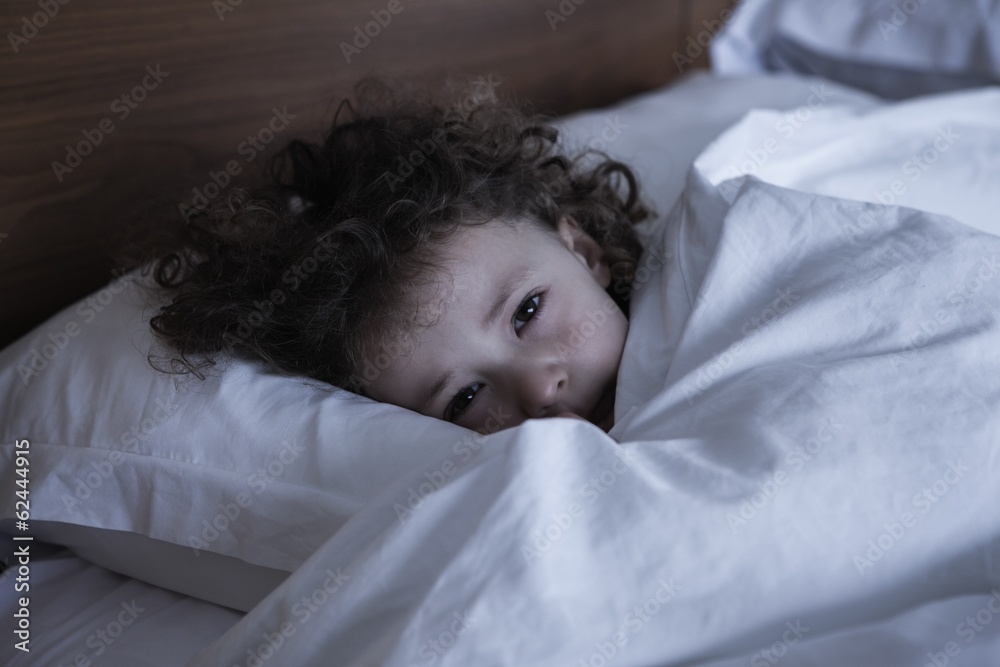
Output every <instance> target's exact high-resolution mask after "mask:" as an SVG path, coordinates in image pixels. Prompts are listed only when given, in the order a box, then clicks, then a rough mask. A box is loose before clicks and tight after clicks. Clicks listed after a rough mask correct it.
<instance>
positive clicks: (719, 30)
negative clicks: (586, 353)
mask: <svg viewBox="0 0 1000 667" xmlns="http://www.w3.org/2000/svg"><path fill="white" fill-rule="evenodd" d="M29 10H30V11H29ZM22 11H23V12H24V15H23V16H22V15H21V14H20V13H19V12H22ZM941 11H944V10H942V9H941V8H940V7H939V6H936V5H933V4H927V5H924V4H923V3H890V2H882V1H879V2H867V3H861V2H849V1H847V0H838V1H837V2H830V3H822V6H817V3H808V2H796V1H795V0H744V2H742V3H731V2H726V1H723V0H719V1H718V2H716V1H711V2H708V1H698V2H695V1H694V0H676V1H657V2H652V1H646V0H628V1H625V2H613V3H612V2H598V1H597V0H590V1H589V2H583V1H582V0H573V1H572V2H571V1H570V0H565V1H564V2H561V3H557V2H540V1H537V0H518V1H516V2H498V1H492V0H490V1H487V0H476V1H469V2H459V1H457V0H425V1H419V0H412V1H411V0H400V1H399V2H395V1H393V2H386V3H374V4H372V3H358V2H353V1H351V2H340V3H321V2H308V1H299V2H290V3H280V4H279V3H245V2H234V1H232V0H219V1H217V2H215V3H207V2H206V3H193V2H181V3H171V4H169V5H168V6H167V5H165V6H153V5H151V6H148V7H146V6H144V7H139V8H134V7H131V6H130V7H128V8H126V7H124V5H122V4H121V3H119V2H117V1H115V0H106V1H102V2H98V3H89V4H87V5H85V6H83V5H81V6H77V5H75V4H72V3H67V4H60V3H56V2H53V3H51V4H46V3H38V5H37V6H34V5H33V6H32V7H30V8H24V9H18V8H13V7H10V8H8V12H7V14H8V15H9V16H8V20H7V21H6V24H7V25H8V26H13V27H12V28H11V33H10V34H9V35H8V41H9V46H10V51H9V52H8V53H7V54H6V55H5V57H4V60H3V68H4V69H3V73H4V76H3V79H2V81H3V83H2V84H0V85H2V86H4V87H5V91H4V92H5V93H6V94H5V95H4V96H3V97H2V98H0V105H3V106H4V111H5V113H4V114H3V119H4V120H3V121H2V122H3V123H4V124H5V127H6V129H7V132H6V133H5V139H4V140H3V147H4V151H5V156H6V157H7V159H6V160H4V164H5V165H6V166H5V172H4V177H3V180H4V185H5V187H4V191H3V194H2V199H0V206H2V208H3V211H4V215H3V216H2V222H0V224H2V225H3V227H2V228H0V285H2V287H3V289H2V290H0V299H2V306H0V312H2V313H3V329H2V332H0V335H2V337H0V345H3V346H5V347H4V348H3V349H2V350H0V407H2V415H3V416H2V424H0V429H2V431H3V439H2V443H0V461H2V464H0V470H2V475H0V480H2V484H3V485H4V491H3V500H2V501H0V509H2V511H0V530H2V531H3V532H4V535H3V543H4V547H3V548H4V551H3V552H2V554H3V562H4V563H5V565H6V568H5V569H4V571H3V573H2V574H0V586H2V588H0V590H2V591H3V593H2V595H0V608H2V614H3V616H4V617H5V618H6V619H8V620H7V621H5V623H6V624H7V625H6V627H7V628H8V631H7V633H6V637H7V639H5V641H4V644H3V645H2V646H0V656H2V660H3V662H4V664H10V665H60V666H62V665H81V666H82V665H90V664H94V665H97V664H103V665H191V666H193V667H195V666H202V665H204V666H214V665H246V666H247V667H251V666H260V665H265V664H275V665H327V664H334V665H352V666H361V665H404V666H408V665H434V664H441V665H515V664H516V665H589V666H590V667H602V666H603V665H610V664H614V665H636V666H639V665H699V666H702V667H730V666H733V667H735V665H745V664H748V663H749V664H750V665H753V666H757V665H775V664H785V665H831V664H852V665H872V666H874V665H911V664H912V665H925V664H931V665H935V666H936V667H941V666H943V665H947V664H962V665H990V664H995V663H996V660H997V657H996V656H998V655H1000V618H998V614H1000V515H998V513H997V511H996V508H997V507H998V506H1000V485H998V484H997V483H996V482H997V479H998V478H1000V416H998V415H1000V380H998V378H1000V277H998V276H1000V263H998V261H1000V219H998V218H997V215H996V211H997V210H1000V189H998V188H997V187H996V183H997V182H998V178H1000V166H998V165H1000V120H998V119H1000V113H998V112H1000V88H998V87H997V86H996V84H998V83H1000V76H998V73H1000V46H998V44H1000V41H998V40H1000V28H998V26H1000V10H998V9H997V8H996V7H995V4H994V3H989V2H985V1H975V0H967V1H966V2H962V3H954V7H951V6H949V8H948V10H947V12H946V16H945V15H943V14H941V13H940V12H941ZM126 16H127V17H128V18H127V19H123V18H122V17H126ZM819 26H822V29H819ZM710 53H711V60H710V59H709V55H710ZM710 64H711V67H712V69H711V70H709V69H707V68H708V67H709V65H710ZM372 72H374V73H377V74H380V75H382V76H386V77H390V78H391V77H401V78H405V79H406V80H418V81H420V80H426V81H436V80H439V79H440V78H441V77H443V76H467V77H469V76H471V77H479V78H478V81H479V85H482V86H487V87H489V88H490V89H491V90H493V91H495V92H498V93H500V94H510V95H516V96H518V97H523V98H526V99H530V100H532V101H533V103H534V104H535V105H536V107H537V108H539V109H541V110H544V111H545V112H546V113H550V114H552V115H558V116H559V120H558V121H557V123H558V126H559V127H560V130H561V132H562V135H563V141H564V142H565V143H566V145H567V146H569V147H571V148H574V149H587V148H590V149H596V150H601V151H605V152H607V153H608V154H609V155H612V156H614V157H618V158H620V159H622V160H624V161H626V162H628V163H629V164H630V165H632V166H633V167H634V168H635V170H636V172H637V174H638V175H639V178H640V181H641V183H642V194H643V196H644V198H645V199H646V200H647V201H648V202H649V203H650V204H651V206H652V207H653V208H654V209H655V211H656V215H655V216H654V218H653V219H652V220H650V221H647V222H645V223H643V224H642V226H641V227H640V230H639V231H640V235H641V238H642V240H643V245H644V248H645V252H644V254H643V257H642V258H641V260H640V264H639V271H638V273H637V275H636V284H635V292H634V296H633V298H632V302H631V307H632V314H631V316H630V317H631V324H630V333H629V339H628V340H627V342H626V350H625V356H624V358H623V362H622V367H621V370H620V377H619V386H618V395H617V400H616V407H615V416H616V419H615V426H614V428H612V430H611V432H610V433H609V434H605V433H603V432H601V431H600V430H599V429H597V428H595V427H594V426H593V425H591V424H587V423H583V422H579V421H576V420H568V419H546V420H533V421H530V422H528V423H526V424H523V425H521V426H519V427H517V428H514V429H508V430H504V431H500V432H497V433H493V434H490V435H486V436H483V435H478V434H475V433H471V432H468V431H466V430H464V429H461V428H459V427H457V426H454V425H451V424H446V423H444V422H439V421H437V420H433V419H430V418H427V417H423V416H421V415H417V414H415V413H410V412H408V411H406V410H402V409H401V408H395V407H393V406H387V405H382V404H377V403H374V402H372V401H369V400H367V399H364V398H361V397H358V396H354V395H353V394H350V393H349V392H346V391H343V390H338V389H334V388H328V387H326V388H324V387H317V386H315V385H312V384H307V383H303V382H301V381H298V380H295V379H291V378H287V377H280V376H277V375H273V374H270V373H268V372H266V371H264V370H263V369H261V368H258V367H256V366H254V365H253V364H249V363H244V362H239V361H236V362H234V363H232V364H230V365H228V366H227V367H226V368H225V369H223V370H222V371H221V372H219V373H218V374H214V375H212V376H210V377H209V378H208V379H207V380H206V381H204V382H199V381H196V380H194V379H191V378H188V379H180V380H178V379H171V378H165V377H163V376H161V375H158V374H156V373H155V372H154V371H152V369H150V367H149V365H148V362H147V354H149V352H150V351H151V350H154V349H155V348H154V347H153V341H152V339H151V336H150V335H149V331H148V327H147V326H146V324H145V322H146V320H147V319H148V317H149V316H150V314H151V313H152V312H153V311H154V310H155V308H156V306H157V304H156V301H155V299H153V298H152V297H151V296H150V294H149V293H148V291H147V290H146V289H145V285H144V279H143V278H142V277H141V276H139V275H137V274H132V273H124V272H122V271H121V270H119V267H118V265H116V263H115V262H116V259H115V257H116V256H115V253H114V248H115V247H116V244H117V243H118V242H119V241H120V240H121V239H122V238H127V236H128V234H129V233H132V229H133V227H134V226H135V225H136V224H137V223H136V220H141V219H142V216H143V211H144V210H149V209H148V208H146V207H150V206H177V205H178V203H179V201H180V202H190V201H194V200H195V199H197V198H198V197H213V196H217V193H218V192H221V191H223V190H225V189H226V187H228V186H229V184H230V179H235V177H236V176H241V177H246V178H249V179H254V178H258V177H259V171H260V168H261V167H262V165H263V164H264V162H265V160H264V157H265V155H266V154H267V151H268V149H273V148H274V147H276V146H278V145H280V144H281V143H282V142H283V141H286V140H288V139H290V138H292V137H307V138H317V137H318V136H319V133H320V132H321V131H322V129H323V127H324V123H326V122H328V121H329V119H330V117H331V114H332V112H333V108H334V100H335V99H336V98H337V97H338V96H340V95H344V94H347V93H348V92H349V91H350V86H351V85H352V84H353V83H354V82H355V81H357V80H358V79H359V78H361V77H362V76H364V75H366V74H369V73H372ZM227 175H228V177H227ZM213 188H214V190H213ZM213 192H214V193H215V194H213ZM585 326H599V322H596V321H593V318H591V320H590V321H585V319H581V322H580V328H581V331H584V332H585ZM584 335H586V334H585V333H584ZM19 491H20V495H18V492H19ZM28 501H30V503H29V502H28ZM22 521H23V522H26V523H25V524H21V523H19V522H22ZM995 620H996V621H998V622H994V621H995ZM25 649H30V651H28V650H25Z"/></svg>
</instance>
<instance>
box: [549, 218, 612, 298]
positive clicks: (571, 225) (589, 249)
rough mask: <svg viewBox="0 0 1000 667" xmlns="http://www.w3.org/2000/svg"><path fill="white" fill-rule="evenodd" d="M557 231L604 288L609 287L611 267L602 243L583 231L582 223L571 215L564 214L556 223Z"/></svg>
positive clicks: (567, 246)
mask: <svg viewBox="0 0 1000 667" xmlns="http://www.w3.org/2000/svg"><path fill="white" fill-rule="evenodd" d="M556 232H557V233H558V234H559V238H560V239H561V240H562V242H563V244H564V245H565V246H566V248H568V249H569V251H570V252H571V253H573V254H574V255H576V257H577V259H579V260H580V261H581V262H582V263H583V265H584V266H586V267H587V269H589V270H590V274H591V275H592V276H593V277H594V280H596V281H597V283H598V284H599V285H600V286H601V287H602V288H603V289H607V288H608V285H610V284H611V269H610V268H609V267H608V259H607V257H606V256H605V254H604V248H602V247H601V244H600V243H598V242H597V241H595V240H594V237H592V236H591V235H590V234H588V233H587V232H585V231H583V228H582V227H580V223H578V222H577V221H576V220H575V219H574V218H573V216H571V215H563V216H562V217H560V218H559V222H557V223H556Z"/></svg>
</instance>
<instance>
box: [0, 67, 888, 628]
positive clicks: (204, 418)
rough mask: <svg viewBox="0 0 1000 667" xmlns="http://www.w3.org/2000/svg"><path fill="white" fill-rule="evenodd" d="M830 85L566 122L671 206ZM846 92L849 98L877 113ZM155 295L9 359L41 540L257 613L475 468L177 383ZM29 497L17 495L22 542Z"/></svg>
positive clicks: (355, 407)
mask: <svg viewBox="0 0 1000 667" xmlns="http://www.w3.org/2000/svg"><path fill="white" fill-rule="evenodd" d="M814 85H815V82H814V81H811V80H792V79H780V80H772V79H747V80H740V81H727V80H722V81H720V80H716V79H712V78H710V77H707V76H696V77H693V78H689V79H687V80H686V81H684V82H683V83H681V84H679V85H677V86H674V87H671V88H668V89H664V90H662V91H657V92H654V93H651V94H647V95H644V96H642V97H639V98H636V99H634V100H630V101H627V102H625V103H623V104H621V105H619V106H617V107H614V108H612V109H607V110H602V111H594V112H588V113H585V114H579V115H577V116H575V117H573V118H571V119H568V120H566V121H565V122H564V123H563V130H564V132H565V133H566V134H568V135H572V136H571V137H570V138H568V139H567V142H568V143H570V144H573V145H577V146H581V145H590V146H591V147H593V148H600V149H606V150H607V151H608V152H609V153H611V154H612V155H614V156H617V157H619V158H621V159H624V160H626V161H627V162H629V163H631V164H634V165H635V166H636V169H637V171H638V172H639V175H640V177H641V178H642V180H643V185H644V192H645V193H646V194H647V195H649V197H650V199H651V200H652V201H653V203H654V205H655V206H656V207H657V208H658V209H659V210H660V212H661V213H664V214H665V213H666V212H667V211H668V210H669V209H670V207H671V206H672V205H673V203H674V200H675V199H676V197H677V196H678V195H679V193H680V191H681V188H682V185H683V181H684V174H685V172H686V171H687V169H688V167H689V165H690V164H691V162H692V161H693V160H694V158H695V156H696V155H697V154H698V153H699V152H700V151H701V150H702V148H704V146H705V145H707V144H708V142H709V141H711V140H712V139H713V138H714V137H715V136H716V135H717V134H718V133H719V132H721V131H722V130H723V129H724V128H725V127H727V126H728V125H729V124H731V123H732V122H734V121H735V120H737V119H738V118H739V117H741V116H742V115H743V114H744V113H745V112H746V111H747V109H749V108H751V107H752V106H758V105H769V104H771V105H777V106H781V107H787V106H792V107H795V106H798V105H800V104H804V103H805V100H806V99H807V97H808V95H809V94H810V89H811V87H812V86H814ZM833 88H834V89H833V92H832V94H833V95H834V96H835V97H836V99H837V100H838V101H839V102H844V103H846V102H848V101H851V102H855V103H857V104H866V105H867V104H870V103H871V102H870V100H869V98H868V97H867V96H865V95H862V94H858V93H854V92H852V91H849V90H846V89H842V88H837V87H833ZM573 137H575V138H573ZM146 299H147V296H146V293H145V292H144V291H143V289H142V286H141V284H139V283H138V282H137V281H136V276H135V275H129V276H125V277H123V278H120V279H118V280H116V281H115V282H114V283H112V284H111V285H109V286H108V287H106V288H104V289H102V290H99V291H98V292H96V293H95V294H93V295H91V296H89V297H87V298H85V299H83V300H81V301H80V302H79V303H77V304H74V305H72V306H70V307H68V308H66V309H65V310H64V311H62V312H61V313H58V314H57V315H55V316H53V317H52V318H51V319H50V320H49V321H47V322H45V323H44V324H42V325H40V326H39V327H38V328H36V329H35V330H34V331H32V332H30V333H29V334H27V335H26V336H25V337H23V338H22V339H21V340H19V341H17V342H15V343H14V344H12V345H10V346H9V347H7V348H6V349H4V350H3V351H0V413H2V414H3V415H4V417H5V419H4V420H3V423H2V425H0V442H2V443H3V444H2V445H0V466H2V470H3V472H4V475H3V476H4V478H5V479H8V480H9V481H10V482H11V483H8V488H13V484H12V475H13V468H14V462H15V456H16V453H17V452H18V451H21V450H18V449H16V448H15V442H17V441H20V440H22V439H26V440H28V442H29V443H30V447H29V451H30V454H29V460H30V463H31V466H30V471H29V477H30V480H31V482H30V484H31V487H30V488H31V496H30V498H31V520H30V527H31V533H32V534H34V535H35V536H37V537H38V538H39V539H45V540H47V541H50V542H54V543H57V544H64V545H67V546H70V547H71V548H73V549H74V550H75V551H76V552H77V553H78V554H80V555H81V556H83V557H85V558H87V559H88V560H90V561H92V562H94V563H96V564H98V565H101V566H104V567H106V568H109V569H112V570H115V571H118V572H121V573H123V574H126V575H129V576H132V577H135V578H137V579H142V580H144V581H147V582H150V583H153V584H155V585H158V586H162V587H164V588H169V589H172V590H176V591H179V592H182V593H185V594H188V595H192V596H195V597H199V598H202V599H205V600H209V601H211V602H215V603H217V604H222V605H225V606H230V607H234V608H236V609H242V610H248V609H250V608H251V607H253V606H254V605H255V604H256V602H257V601H259V600H260V599H261V598H263V597H264V596H265V595H266V594H267V593H268V592H270V591H271V590H272V589H273V588H274V587H275V586H276V585H277V584H278V583H280V581H281V580H283V578H284V577H285V576H287V573H289V572H291V571H293V570H295V569H296V568H297V567H298V565H299V564H300V563H301V562H302V561H304V560H305V559H306V558H307V557H308V556H309V555H310V554H312V553H313V551H314V550H315V549H316V548H317V547H318V546H319V545H321V544H323V543H324V542H325V541H326V540H327V539H328V538H329V537H330V536H331V535H332V534H333V533H334V532H335V531H336V530H337V529H338V528H340V527H341V526H343V525H344V524H345V522H347V521H349V520H350V519H351V518H352V516H354V515H355V513H357V512H358V510H360V509H361V508H362V507H363V506H364V505H365V504H366V502H367V501H368V500H369V499H370V498H371V497H373V496H374V495H376V494H377V493H379V492H380V491H381V490H382V489H383V488H385V487H386V486H387V485H388V484H389V483H391V482H392V480H393V479H394V478H396V477H398V476H399V475H401V474H403V473H405V472H406V471H408V470H411V469H413V468H414V467H416V466H418V465H420V464H421V462H422V461H425V460H427V459H428V457H437V456H440V455H441V454H442V452H449V451H450V452H452V453H453V454H454V455H457V456H458V458H459V459H460V460H466V459H468V457H469V456H471V453H472V452H473V451H474V450H475V449H476V448H478V447H481V446H483V445H484V442H486V439H484V438H482V437H481V436H478V435H477V434H474V433H472V432H470V431H466V430H465V429H462V428H459V427H457V426H453V425H450V424H447V423H445V422H442V421H439V420H436V419H432V418H428V417H424V416H421V415H419V414H416V413H413V412H410V411H407V410H403V409H401V408H397V407H393V406H390V405H384V404H379V403H375V402H373V401H369V400H366V399H363V398H360V397H357V396H354V395H353V394H349V393H348V392H344V391H339V390H332V389H330V390H322V389H318V388H317V387H316V386H315V385H314V384H312V385H311V384H309V383H306V382H303V381H301V380H297V379H293V378H287V377H281V376H277V375H273V374H269V373H266V372H264V371H262V370H261V369H260V368H259V367H257V366H255V365H253V364H249V363H234V364H232V365H231V366H230V367H228V368H227V369H225V371H224V372H222V373H221V374H219V375H217V376H212V377H210V378H209V379H208V380H207V381H205V382H200V381H198V380H196V379H194V378H172V377H167V376H163V375H160V374H158V373H157V372H155V371H154V370H153V369H152V368H151V367H150V366H149V364H148V363H147V353H148V352H149V349H150V345H151V342H152V336H151V333H150V332H149V329H148V325H147V320H148V318H149V317H150V316H151V315H152V313H153V311H154V306H153V304H148V303H146ZM436 483H440V482H439V480H435V479H428V480H427V490H430V489H432V488H433V487H434V485H435V484H436ZM15 500H16V499H15V497H14V496H13V494H12V493H9V494H6V493H5V494H3V496H2V499H0V519H4V520H5V521H0V528H3V529H4V530H7V531H8V532H11V531H13V530H14V526H13V519H14V517H15V516H16V508H15V506H14V501H15ZM360 520H363V519H360Z"/></svg>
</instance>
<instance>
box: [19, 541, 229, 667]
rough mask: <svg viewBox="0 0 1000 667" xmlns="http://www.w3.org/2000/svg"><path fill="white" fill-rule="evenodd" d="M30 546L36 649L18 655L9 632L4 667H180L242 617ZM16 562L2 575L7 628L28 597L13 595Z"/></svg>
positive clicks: (61, 551) (34, 544) (52, 549)
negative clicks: (18, 600) (19, 602)
mask: <svg viewBox="0 0 1000 667" xmlns="http://www.w3.org/2000/svg"><path fill="white" fill-rule="evenodd" d="M3 539H4V540H5V541H6V540H8V539H9V538H8V536H6V535H4V536H3ZM14 544H15V545H17V546H22V545H24V544H26V543H25V542H16V543H14ZM27 544H30V552H31V562H30V574H29V575H28V577H27V579H28V581H27V583H28V584H29V586H30V590H29V591H27V593H28V594H29V595H30V599H31V603H30V605H29V607H28V609H29V613H30V620H31V642H30V644H29V647H30V649H31V650H30V651H29V652H24V651H21V650H18V649H16V648H15V647H14V641H16V640H12V639H11V637H12V636H13V635H12V634H8V633H6V632H5V633H4V634H5V637H4V641H3V644H2V645H0V664H2V665H5V666H6V667H27V666H29V665H31V666H35V665H37V666H39V667H41V666H43V665H44V666H45V667H177V665H183V664H184V663H185V662H186V661H187V660H188V659H190V657H191V656H192V655H194V654H195V653H196V652H197V651H198V649H200V648H202V647H204V646H205V645H206V644H207V643H209V642H210V641H212V639H214V638H216V637H218V636H219V635H220V634H221V633H223V632H225V631H226V630H227V629H228V628H230V627H231V626H232V625H233V624H234V623H236V621H238V620H239V619H240V617H242V616H243V614H242V613H240V612H237V611H234V610H232V609H227V608H225V607H219V606H216V605H213V604H210V603H208V602H203V601H201V600H197V599H195V598H189V597H187V596H184V595H179V594H177V593H173V592H171V591H166V590H163V589H162V588H157V587H155V586H150V585H149V584H145V583H143V582H141V581H137V580H135V579H129V578H127V577H123V576H121V575H118V574H114V573H112V572H108V571H107V570H105V569H103V568H100V567H97V566H96V565H92V564H90V563H88V562H87V561H85V560H83V559H81V558H78V557H76V556H73V555H72V554H70V553H69V552H68V551H67V550H66V549H63V548H61V547H53V546H50V545H46V544H44V543H42V542H37V541H36V542H31V543H27ZM14 562H15V567H14V568H11V569H8V570H6V571H5V572H4V573H3V575H0V590H3V591H4V595H0V614H2V615H3V617H4V619H10V620H8V621H7V622H5V624H4V628H5V629H12V628H13V620H12V619H13V618H14V616H13V614H14V612H15V611H17V610H18V608H19V606H18V604H17V596H18V595H20V594H22V593H15V591H14V587H13V583H14V580H15V578H17V577H18V576H19V574H18V572H17V569H16V559H15V560H14Z"/></svg>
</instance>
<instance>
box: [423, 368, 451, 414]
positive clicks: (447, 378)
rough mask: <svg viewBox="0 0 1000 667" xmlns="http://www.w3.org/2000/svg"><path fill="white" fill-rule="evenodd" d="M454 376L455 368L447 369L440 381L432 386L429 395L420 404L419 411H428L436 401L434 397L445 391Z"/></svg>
mask: <svg viewBox="0 0 1000 667" xmlns="http://www.w3.org/2000/svg"><path fill="white" fill-rule="evenodd" d="M454 377H455V370H454V369H452V370H450V371H445V372H444V373H443V374H442V375H441V377H440V378H438V381H437V382H435V383H434V384H433V385H432V386H431V388H430V391H429V392H428V394H427V397H426V398H424V400H423V402H422V403H421V404H420V409H419V410H417V412H425V413H426V412H428V411H429V410H430V407H431V404H432V403H434V399H436V398H437V396H438V394H440V393H441V392H442V391H444V388H445V387H447V386H448V383H449V382H451V380H452V378H454Z"/></svg>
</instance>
